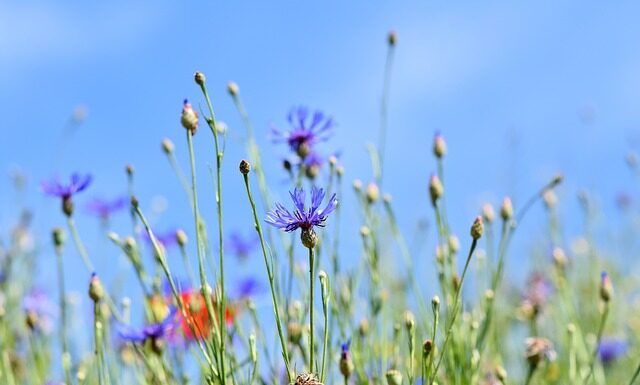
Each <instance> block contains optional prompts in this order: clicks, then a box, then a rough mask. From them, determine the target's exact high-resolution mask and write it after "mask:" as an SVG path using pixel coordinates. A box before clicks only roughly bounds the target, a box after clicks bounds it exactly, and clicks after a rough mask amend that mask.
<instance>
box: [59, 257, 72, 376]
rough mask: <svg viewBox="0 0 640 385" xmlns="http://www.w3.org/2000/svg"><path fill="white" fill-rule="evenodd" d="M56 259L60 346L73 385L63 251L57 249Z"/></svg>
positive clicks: (65, 373) (67, 373) (65, 374)
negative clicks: (69, 359)
mask: <svg viewBox="0 0 640 385" xmlns="http://www.w3.org/2000/svg"><path fill="white" fill-rule="evenodd" d="M56 258H57V262H58V263H57V268H58V288H59V291H60V299H59V300H60V346H61V348H62V369H63V370H64V378H65V382H66V385H71V372H70V371H69V362H68V361H67V359H68V357H69V346H68V345H67V301H65V298H64V296H65V289H64V267H63V259H62V250H61V248H60V247H56Z"/></svg>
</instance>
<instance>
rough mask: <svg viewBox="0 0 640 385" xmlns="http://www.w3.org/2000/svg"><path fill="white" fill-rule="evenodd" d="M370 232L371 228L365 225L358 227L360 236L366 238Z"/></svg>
mask: <svg viewBox="0 0 640 385" xmlns="http://www.w3.org/2000/svg"><path fill="white" fill-rule="evenodd" d="M370 234H371V230H369V228H368V227H367V226H362V227H360V236H361V237H362V238H366V237H368V236H369V235H370Z"/></svg>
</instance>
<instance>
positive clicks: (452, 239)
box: [448, 235, 460, 254]
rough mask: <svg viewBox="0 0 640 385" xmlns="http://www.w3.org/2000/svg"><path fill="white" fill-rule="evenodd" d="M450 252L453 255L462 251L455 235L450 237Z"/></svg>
mask: <svg viewBox="0 0 640 385" xmlns="http://www.w3.org/2000/svg"><path fill="white" fill-rule="evenodd" d="M448 244H449V251H450V252H451V253H453V254H455V253H457V252H458V250H460V240H459V239H458V237H456V236H455V235H449V242H448Z"/></svg>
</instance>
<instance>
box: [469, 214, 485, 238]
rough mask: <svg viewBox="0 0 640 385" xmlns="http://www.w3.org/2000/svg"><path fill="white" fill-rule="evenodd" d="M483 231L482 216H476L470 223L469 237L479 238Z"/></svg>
mask: <svg viewBox="0 0 640 385" xmlns="http://www.w3.org/2000/svg"><path fill="white" fill-rule="evenodd" d="M483 232H484V223H483V222H482V217H481V216H477V217H476V220H475V221H473V224H472V225H471V238H473V239H480V238H481V237H482V233H483Z"/></svg>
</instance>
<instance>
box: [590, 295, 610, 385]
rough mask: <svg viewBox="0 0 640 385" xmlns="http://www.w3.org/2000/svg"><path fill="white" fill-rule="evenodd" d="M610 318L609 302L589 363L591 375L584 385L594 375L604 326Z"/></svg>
mask: <svg viewBox="0 0 640 385" xmlns="http://www.w3.org/2000/svg"><path fill="white" fill-rule="evenodd" d="M608 317H609V301H605V303H604V311H603V312H602V317H601V318H600V326H598V334H597V338H596V346H594V348H593V354H592V355H591V361H590V362H589V373H588V374H587V377H586V378H585V379H584V384H585V385H586V384H588V383H589V380H590V379H591V376H592V375H593V367H594V366H595V364H596V359H597V358H598V348H599V347H600V341H602V333H603V332H604V326H605V324H606V322H607V318H608Z"/></svg>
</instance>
